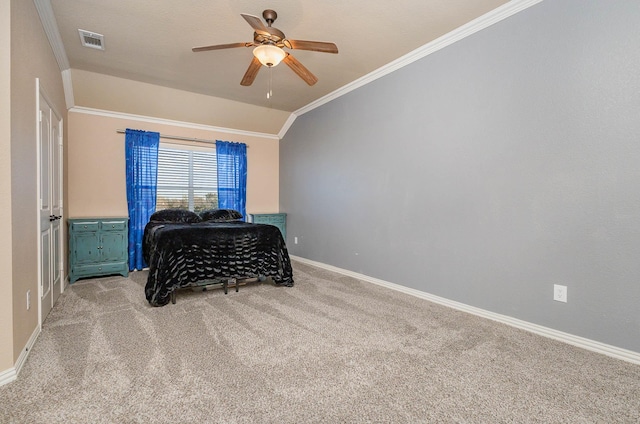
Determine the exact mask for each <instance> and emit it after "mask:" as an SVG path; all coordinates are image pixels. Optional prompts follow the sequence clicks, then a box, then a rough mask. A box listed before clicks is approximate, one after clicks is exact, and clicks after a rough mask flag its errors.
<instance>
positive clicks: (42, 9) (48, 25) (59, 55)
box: [33, 0, 71, 71]
mask: <svg viewBox="0 0 640 424" xmlns="http://www.w3.org/2000/svg"><path fill="white" fill-rule="evenodd" d="M33 3H34V4H35V6H36V10H37V11H38V15H39V16H40V22H42V27H43V28H44V32H45V34H47V39H49V44H50V45H51V49H52V50H53V55H54V56H55V58H56V62H58V67H59V68H60V70H61V71H64V70H67V69H69V68H71V66H70V65H69V59H68V58H67V52H66V50H65V49H64V44H62V37H60V31H59V30H58V23H57V22H56V17H55V15H54V14H53V8H52V7H51V1H50V0H33Z"/></svg>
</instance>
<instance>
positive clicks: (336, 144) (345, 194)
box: [280, 0, 640, 352]
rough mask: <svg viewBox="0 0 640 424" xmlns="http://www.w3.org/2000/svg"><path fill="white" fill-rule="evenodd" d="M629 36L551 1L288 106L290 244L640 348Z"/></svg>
mask: <svg viewBox="0 0 640 424" xmlns="http://www.w3.org/2000/svg"><path fill="white" fill-rule="evenodd" d="M639 40H640V2H638V1H637V0H628V1H615V2H608V1H607V2H604V1H601V0H588V1H585V0H554V1H551V0H547V1H544V2H542V3H540V4H538V5H536V6H533V7H531V8H529V9H527V10H525V11H523V12H521V13H519V14H517V15H515V16H512V17H511V18H509V19H507V20H505V21H502V22H500V23H498V24H496V25H494V26H491V27H489V28H487V29H485V30H483V31H481V32H479V33H477V34H474V35H473V36H471V37H468V38H466V39H464V40H462V41H460V42H458V43H455V44H453V45H451V46H449V47H447V48H445V49H443V50H440V51H439V52H437V53H435V54H432V55H430V56H428V57H426V58H424V59H422V60H420V61H417V62H415V63H413V64H411V65H409V66H407V67H405V68H403V69H401V70H399V71H396V72H394V73H392V74H390V75H387V76H385V77H383V78H381V79H378V80H376V81H374V82H372V83H370V84H368V85H366V86H364V87H361V88H360V89H358V90H355V91H353V92H351V93H349V94H347V95H345V96H342V97H340V98H338V99H336V100H334V101H332V102H330V103H327V104H325V105H324V106H321V107H320V108H317V109H315V110H313V111H311V112H309V113H306V114H304V115H302V116H301V117H299V118H298V119H297V120H296V121H295V123H294V125H293V126H292V127H291V128H290V130H289V131H288V133H287V134H286V136H285V137H284V138H283V140H282V141H281V148H280V164H281V171H280V178H281V182H280V199H281V200H280V201H281V210H282V211H285V212H287V213H288V222H287V227H288V228H287V234H288V240H287V244H288V247H289V251H290V253H292V254H294V255H298V256H301V257H304V258H308V259H311V260H314V261H319V262H322V263H326V264H330V265H334V266H337V267H340V268H344V269H348V270H351V271H355V272H358V273H362V274H365V275H368V276H372V277H376V278H380V279H383V280H386V281H390V282H393V283H397V284H401V285H404V286H407V287H411V288H415V289H418V290H421V291H424V292H428V293H432V294H435V295H438V296H443V297H445V298H448V299H452V300H456V301H459V302H463V303H465V304H469V305H473V306H476V307H479V308H483V309H486V310H489V311H493V312H497V313H500V314H505V315H509V316H512V317H515V318H519V319H522V320H525V321H528V322H532V323H536V324H540V325H543V326H547V327H551V328H555V329H557V330H561V331H565V332H568V333H572V334H575V335H578V336H582V337H587V338H589V339H593V340H597V341H601V342H604V343H607V344H611V345H615V346H618V347H622V348H626V349H631V350H634V351H636V352H640V44H639ZM294 237H298V244H294ZM554 283H557V284H564V285H567V286H568V298H569V301H568V303H566V304H564V303H559V302H555V301H553V299H552V294H553V284H554Z"/></svg>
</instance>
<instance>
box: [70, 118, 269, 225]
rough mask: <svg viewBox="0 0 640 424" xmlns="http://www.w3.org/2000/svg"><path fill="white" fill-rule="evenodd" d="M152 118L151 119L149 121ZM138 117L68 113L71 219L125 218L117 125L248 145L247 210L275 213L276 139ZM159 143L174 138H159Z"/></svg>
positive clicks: (121, 140) (121, 142)
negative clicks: (95, 217) (94, 217)
mask: <svg viewBox="0 0 640 424" xmlns="http://www.w3.org/2000/svg"><path fill="white" fill-rule="evenodd" d="M149 121H152V122H149ZM153 121H154V120H153V119H149V120H137V119H135V118H130V117H127V116H126V115H116V114H110V113H100V112H98V113H97V114H96V113H93V112H90V113H87V112H85V111H83V110H73V109H72V110H71V111H70V112H69V125H68V127H69V134H68V135H69V141H68V165H67V166H68V186H67V194H68V198H69V203H68V209H67V211H68V213H69V214H68V216H69V217H92V216H127V215H128V212H127V193H126V177H125V153H124V134H120V133H118V132H117V130H118V129H126V128H132V129H138V130H145V131H157V132H159V133H160V134H167V135H173V136H181V137H192V138H198V139H205V140H216V139H220V140H227V141H235V142H242V143H246V144H247V163H248V175H247V211H248V212H277V211H278V202H279V184H278V178H279V174H278V169H279V162H278V160H279V154H278V140H277V139H275V138H267V137H258V136H250V135H244V134H242V135H241V134H228V133H221V132H216V131H213V130H210V129H206V128H203V127H202V126H197V127H196V126H194V125H192V127H189V124H186V123H179V122H175V123H163V122H162V123H161V122H153ZM160 141H161V142H175V141H171V140H166V139H161V140H160Z"/></svg>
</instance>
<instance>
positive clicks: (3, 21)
mask: <svg viewBox="0 0 640 424" xmlns="http://www.w3.org/2000/svg"><path fill="white" fill-rule="evenodd" d="M10 23H11V14H10V3H9V2H7V1H3V2H0V111H2V112H1V113H0V198H1V199H11V122H10V115H9V113H7V112H8V111H9V110H10V106H11V98H10V95H11V72H10V71H11V60H10V57H11V25H10ZM3 204H5V202H4V201H3ZM0 233H2V234H4V235H5V236H4V237H3V243H0V270H2V271H1V274H0V373H1V372H2V371H4V370H8V369H10V368H11V367H13V342H12V340H13V300H12V293H13V288H12V284H11V281H12V269H11V256H12V255H11V208H8V207H2V208H0Z"/></svg>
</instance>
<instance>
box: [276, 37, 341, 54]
mask: <svg viewBox="0 0 640 424" xmlns="http://www.w3.org/2000/svg"><path fill="white" fill-rule="evenodd" d="M286 41H288V43H289V46H291V48H292V49H294V50H295V49H297V50H311V51H314V52H323V53H338V46H336V45H335V44H333V43H325V42H323V41H304V40H289V39H287V40H286ZM285 45H286V42H285ZM289 46H287V47H289Z"/></svg>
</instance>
